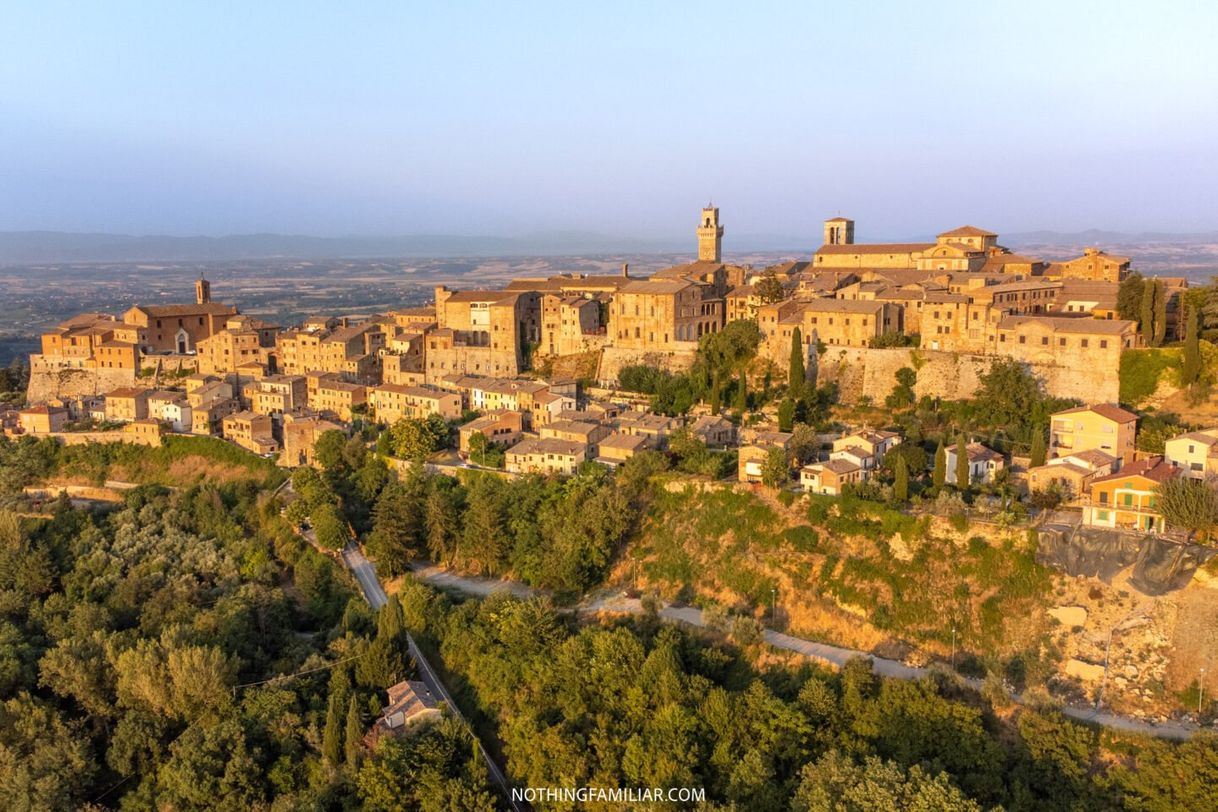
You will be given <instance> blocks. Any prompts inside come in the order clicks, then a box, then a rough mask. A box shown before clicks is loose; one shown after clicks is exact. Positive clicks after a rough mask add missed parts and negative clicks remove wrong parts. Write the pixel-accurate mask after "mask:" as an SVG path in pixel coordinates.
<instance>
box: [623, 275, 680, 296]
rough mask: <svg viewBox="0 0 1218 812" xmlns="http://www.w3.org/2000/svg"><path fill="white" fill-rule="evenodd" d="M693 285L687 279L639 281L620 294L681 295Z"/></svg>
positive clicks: (625, 287)
mask: <svg viewBox="0 0 1218 812" xmlns="http://www.w3.org/2000/svg"><path fill="white" fill-rule="evenodd" d="M693 284H694V283H693V282H689V281H687V280H685V279H655V278H652V279H638V280H635V281H633V282H631V283H630V284H628V285H623V286H622V288H621V291H620V292H621V293H655V294H668V293H680V292H681V291H683V290H685V289H686V288H687V287H689V286H690V285H693Z"/></svg>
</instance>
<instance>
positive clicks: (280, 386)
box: [242, 375, 309, 416]
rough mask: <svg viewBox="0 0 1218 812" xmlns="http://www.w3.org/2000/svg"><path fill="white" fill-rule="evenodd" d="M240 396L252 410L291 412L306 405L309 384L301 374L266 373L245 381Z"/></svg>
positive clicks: (275, 413) (265, 412)
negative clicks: (259, 377)
mask: <svg viewBox="0 0 1218 812" xmlns="http://www.w3.org/2000/svg"><path fill="white" fill-rule="evenodd" d="M242 396H243V397H244V398H245V401H246V402H247V403H248V404H249V408H250V411H252V412H256V413H258V414H266V415H272V416H276V415H285V414H293V413H296V412H299V411H301V410H302V409H304V408H305V407H306V406H308V404H309V384H308V380H307V379H306V378H305V376H303V375H268V376H267V377H265V378H262V379H260V380H257V381H251V382H250V383H247V384H246V385H245V387H244V388H243V389H242Z"/></svg>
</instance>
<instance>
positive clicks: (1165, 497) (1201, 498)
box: [1155, 477, 1218, 541]
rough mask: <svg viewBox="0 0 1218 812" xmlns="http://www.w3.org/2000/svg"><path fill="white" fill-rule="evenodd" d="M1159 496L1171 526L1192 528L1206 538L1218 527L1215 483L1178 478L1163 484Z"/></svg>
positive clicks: (1160, 504)
mask: <svg viewBox="0 0 1218 812" xmlns="http://www.w3.org/2000/svg"><path fill="white" fill-rule="evenodd" d="M1155 496H1156V498H1157V500H1158V507H1159V512H1160V513H1161V514H1163V520H1164V521H1165V522H1166V523H1167V526H1168V527H1178V528H1182V529H1184V530H1188V531H1191V532H1193V533H1196V534H1197V536H1198V537H1199V538H1200V539H1201V540H1203V541H1205V540H1208V539H1209V538H1210V537H1211V536H1212V535H1213V532H1214V529H1215V527H1218V490H1216V489H1215V483H1214V482H1211V481H1202V480H1198V479H1190V478H1188V477H1176V478H1173V479H1169V480H1167V481H1166V482H1162V483H1160V484H1159V485H1158V486H1157V487H1156V488H1155Z"/></svg>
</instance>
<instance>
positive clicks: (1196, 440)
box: [1163, 428, 1218, 479]
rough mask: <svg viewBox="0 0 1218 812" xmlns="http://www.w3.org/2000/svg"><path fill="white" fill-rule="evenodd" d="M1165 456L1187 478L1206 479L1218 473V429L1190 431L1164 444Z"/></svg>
mask: <svg viewBox="0 0 1218 812" xmlns="http://www.w3.org/2000/svg"><path fill="white" fill-rule="evenodd" d="M1163 452H1164V456H1165V457H1166V458H1167V461H1168V462H1169V463H1170V464H1171V465H1172V467H1173V468H1179V469H1180V470H1181V471H1183V472H1184V475H1185V476H1187V477H1192V478H1193V479H1205V477H1206V476H1208V475H1210V474H1215V473H1218V428H1216V429H1203V430H1202V431H1190V432H1189V433H1188V434H1181V435H1180V436H1179V437H1173V438H1171V439H1170V440H1168V441H1167V442H1166V443H1164V444H1163Z"/></svg>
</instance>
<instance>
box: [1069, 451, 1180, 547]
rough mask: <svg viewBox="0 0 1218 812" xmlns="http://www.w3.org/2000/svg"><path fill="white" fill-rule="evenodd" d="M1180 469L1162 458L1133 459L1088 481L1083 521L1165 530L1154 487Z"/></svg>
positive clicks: (1086, 522)
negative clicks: (1134, 460) (1111, 471)
mask: <svg viewBox="0 0 1218 812" xmlns="http://www.w3.org/2000/svg"><path fill="white" fill-rule="evenodd" d="M1178 473H1179V470H1178V469H1176V468H1173V467H1172V466H1171V465H1170V464H1168V463H1166V462H1164V461H1163V458H1162V457H1159V456H1154V457H1147V458H1146V459H1144V460H1138V461H1137V462H1132V463H1129V464H1128V465H1126V466H1125V467H1124V468H1122V469H1121V470H1120V471H1118V472H1117V473H1115V474H1109V475H1108V476H1105V477H1099V478H1098V479H1094V480H1092V481H1091V484H1090V486H1088V488H1087V498H1086V499H1085V500H1084V502H1083V524H1086V525H1090V526H1092V527H1114V528H1116V527H1124V528H1131V529H1135V530H1165V529H1166V527H1165V525H1164V522H1163V516H1162V515H1160V513H1159V511H1158V505H1157V504H1156V499H1157V497H1156V496H1155V488H1156V487H1158V486H1159V485H1160V484H1161V483H1163V482H1166V481H1167V480H1169V479H1171V478H1172V477H1174V476H1176V475H1177V474H1178Z"/></svg>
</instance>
